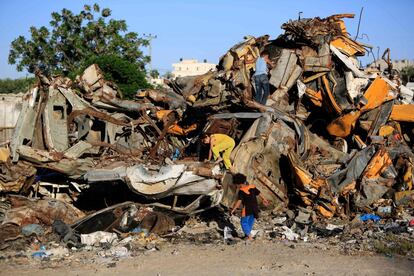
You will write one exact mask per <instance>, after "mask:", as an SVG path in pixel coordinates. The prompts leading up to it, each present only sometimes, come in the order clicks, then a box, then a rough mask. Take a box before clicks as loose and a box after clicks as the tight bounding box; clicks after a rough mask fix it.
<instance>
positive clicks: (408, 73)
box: [401, 66, 414, 83]
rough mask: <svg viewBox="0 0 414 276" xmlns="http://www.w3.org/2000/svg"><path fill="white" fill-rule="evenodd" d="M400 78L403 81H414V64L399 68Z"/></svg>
mask: <svg viewBox="0 0 414 276" xmlns="http://www.w3.org/2000/svg"><path fill="white" fill-rule="evenodd" d="M401 78H402V80H403V82H404V83H407V82H409V81H414V66H407V67H404V68H403V69H402V70H401Z"/></svg>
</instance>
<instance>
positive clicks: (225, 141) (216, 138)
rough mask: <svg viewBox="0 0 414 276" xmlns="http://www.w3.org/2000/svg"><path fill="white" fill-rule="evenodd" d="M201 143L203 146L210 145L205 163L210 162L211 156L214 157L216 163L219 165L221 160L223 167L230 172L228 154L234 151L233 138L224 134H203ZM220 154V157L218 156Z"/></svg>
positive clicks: (230, 166) (230, 165)
mask: <svg viewBox="0 0 414 276" xmlns="http://www.w3.org/2000/svg"><path fill="white" fill-rule="evenodd" d="M202 141H203V143H204V144H209V145H210V150H209V152H208V159H207V161H210V160H211V156H212V155H213V156H214V159H215V160H216V163H219V162H220V161H222V160H223V163H224V166H225V167H226V169H228V170H230V171H231V170H232V169H233V167H232V164H231V161H230V154H231V152H232V150H233V149H234V146H235V144H236V143H235V142H234V140H233V138H231V137H230V136H228V135H226V134H220V133H217V134H211V135H208V134H204V135H203V137H202ZM220 153H221V156H220Z"/></svg>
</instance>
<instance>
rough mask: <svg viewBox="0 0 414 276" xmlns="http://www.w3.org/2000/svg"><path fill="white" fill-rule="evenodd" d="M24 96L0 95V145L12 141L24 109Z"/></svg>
mask: <svg viewBox="0 0 414 276" xmlns="http://www.w3.org/2000/svg"><path fill="white" fill-rule="evenodd" d="M22 101H23V94H0V143H3V142H6V141H8V140H10V138H11V137H12V135H13V129H14V127H15V125H16V122H17V119H18V118H19V114H20V111H21V109H22Z"/></svg>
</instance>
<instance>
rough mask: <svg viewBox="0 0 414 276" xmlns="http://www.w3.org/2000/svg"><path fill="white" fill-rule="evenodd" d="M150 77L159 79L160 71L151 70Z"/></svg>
mask: <svg viewBox="0 0 414 276" xmlns="http://www.w3.org/2000/svg"><path fill="white" fill-rule="evenodd" d="M150 76H151V78H154V79H157V78H158V77H159V76H160V72H158V70H156V69H154V70H151V72H150Z"/></svg>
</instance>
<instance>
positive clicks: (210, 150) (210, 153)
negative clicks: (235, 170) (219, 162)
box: [207, 141, 213, 161]
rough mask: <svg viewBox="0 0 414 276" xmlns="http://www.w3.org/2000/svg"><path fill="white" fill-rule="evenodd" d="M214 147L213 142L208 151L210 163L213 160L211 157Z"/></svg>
mask: <svg viewBox="0 0 414 276" xmlns="http://www.w3.org/2000/svg"><path fill="white" fill-rule="evenodd" d="M212 148H213V145H212V142H211V141H210V149H209V150H208V159H207V160H208V161H210V160H211V156H212V155H213V149H212Z"/></svg>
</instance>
